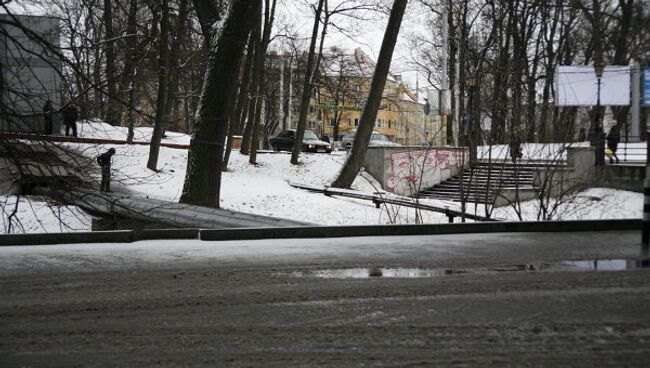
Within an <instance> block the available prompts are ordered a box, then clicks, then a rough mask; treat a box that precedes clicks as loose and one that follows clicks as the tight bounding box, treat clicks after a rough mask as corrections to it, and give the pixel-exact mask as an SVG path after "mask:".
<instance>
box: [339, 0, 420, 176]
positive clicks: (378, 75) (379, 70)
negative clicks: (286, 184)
mask: <svg viewBox="0 0 650 368" xmlns="http://www.w3.org/2000/svg"><path fill="white" fill-rule="evenodd" d="M407 3H408V1H407V0H395V1H394V2H393V9H392V10H391V12H390V18H389V19H388V25H387V26H386V32H385V33H384V39H383V41H382V44H381V50H380V51H379V58H378V60H377V66H376V68H375V73H374V75H373V77H372V83H371V85H370V94H369V95H368V101H367V103H366V107H365V108H364V110H363V113H362V114H361V120H360V121H359V128H358V129H357V134H356V136H355V138H354V143H353V145H352V151H351V152H350V155H349V156H348V159H347V160H346V162H345V165H344V166H343V168H342V169H341V173H340V174H339V176H338V178H336V180H335V181H334V182H333V183H332V186H333V187H335V188H349V187H350V185H352V182H354V179H355V178H356V177H357V175H358V174H359V171H360V170H361V166H363V162H364V161H365V159H366V152H367V151H368V143H369V142H370V136H371V135H372V129H373V128H374V126H375V119H376V118H377V110H378V109H379V105H380V104H381V99H382V95H383V93H384V86H385V85H386V77H387V76H388V71H389V69H390V63H391V59H392V58H393V50H394V49H395V43H396V42H397V35H398V34H399V28H400V24H401V23H402V18H403V16H404V11H405V9H406V4H407Z"/></svg>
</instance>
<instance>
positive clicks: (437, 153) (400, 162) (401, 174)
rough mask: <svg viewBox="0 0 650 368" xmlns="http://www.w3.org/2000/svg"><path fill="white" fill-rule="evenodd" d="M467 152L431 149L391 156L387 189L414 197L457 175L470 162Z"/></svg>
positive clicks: (388, 158)
mask: <svg viewBox="0 0 650 368" xmlns="http://www.w3.org/2000/svg"><path fill="white" fill-rule="evenodd" d="M464 153H465V151H462V150H450V149H436V148H434V149H429V150H421V151H410V152H396V153H391V154H390V155H388V157H387V161H388V162H386V167H388V170H387V171H386V175H387V178H386V187H387V188H386V189H387V190H388V191H391V192H393V193H396V194H400V195H410V194H413V193H416V192H418V191H419V190H420V189H424V188H428V187H431V186H434V185H436V184H438V183H440V182H442V181H443V180H445V179H448V178H450V177H452V176H454V175H456V174H457V173H458V172H459V171H460V170H461V168H462V166H463V164H464V163H465V162H466V160H464V158H463V154H464Z"/></svg>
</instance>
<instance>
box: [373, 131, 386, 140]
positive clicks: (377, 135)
mask: <svg viewBox="0 0 650 368" xmlns="http://www.w3.org/2000/svg"><path fill="white" fill-rule="evenodd" d="M370 140H371V141H387V140H388V138H386V136H385V135H383V134H381V133H373V134H372V136H370Z"/></svg>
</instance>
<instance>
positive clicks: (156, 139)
mask: <svg viewBox="0 0 650 368" xmlns="http://www.w3.org/2000/svg"><path fill="white" fill-rule="evenodd" d="M167 1H168V0H162V1H161V3H160V7H161V16H160V45H159V46H158V47H159V48H160V50H159V54H160V55H159V59H158V60H159V62H158V68H159V69H158V96H157V99H156V121H155V123H154V124H155V125H154V128H153V134H152V136H151V143H150V145H149V161H148V162H147V168H149V169H150V170H154V171H155V170H157V169H158V154H159V153H160V141H161V140H162V136H163V134H164V132H165V124H167V115H166V113H167V107H166V106H165V105H166V103H167V90H168V85H167V82H168V80H169V45H168V36H169V24H168V23H169V7H168V5H169V4H168V3H167Z"/></svg>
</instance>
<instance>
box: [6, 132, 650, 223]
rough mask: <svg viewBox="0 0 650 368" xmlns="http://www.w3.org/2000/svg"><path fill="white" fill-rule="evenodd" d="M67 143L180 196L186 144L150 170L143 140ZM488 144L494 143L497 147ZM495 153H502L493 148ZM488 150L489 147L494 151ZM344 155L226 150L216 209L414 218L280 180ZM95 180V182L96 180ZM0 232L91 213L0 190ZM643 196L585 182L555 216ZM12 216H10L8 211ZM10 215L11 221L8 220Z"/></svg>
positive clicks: (315, 180) (428, 215) (332, 171)
mask: <svg viewBox="0 0 650 368" xmlns="http://www.w3.org/2000/svg"><path fill="white" fill-rule="evenodd" d="M151 132H152V129H151V128H137V129H136V134H135V140H138V141H148V140H149V138H150V136H151ZM79 135H80V136H81V137H86V138H107V139H120V140H121V139H124V138H125V137H126V128H124V127H112V126H110V125H108V124H105V123H102V122H99V121H89V122H82V123H80V124H79ZM163 141H164V142H167V143H177V144H188V143H189V136H187V135H185V134H181V133H174V132H167V133H166V137H165V139H164V140H163ZM66 145H67V146H68V147H69V148H71V149H76V150H79V151H80V152H83V154H84V155H86V156H88V157H93V156H94V155H96V154H98V153H100V152H104V151H106V150H107V149H108V148H109V147H114V148H115V149H116V151H117V153H116V155H115V156H114V157H113V169H114V178H115V180H114V183H113V184H112V188H113V189H114V190H116V191H124V192H130V193H132V194H134V195H142V196H149V197H151V198H157V199H162V200H169V201H178V198H179V197H180V194H181V191H182V188H183V180H184V177H185V167H186V163H187V150H186V149H178V148H167V147H161V149H160V157H159V161H158V168H159V171H158V172H154V171H151V170H148V169H146V162H147V159H148V154H149V147H148V146H145V145H109V146H106V145H95V144H77V143H66ZM494 149H497V150H498V149H499V148H498V147H496V148H494ZM501 151H503V150H502V149H501ZM527 151H528V152H546V151H547V150H544V149H533V148H532V146H531V147H528V148H527ZM495 155H496V153H495ZM345 158H346V154H345V152H334V153H333V154H302V155H301V158H300V160H301V162H302V164H301V165H297V166H294V165H291V164H290V163H289V159H290V154H289V153H275V152H266V151H262V152H260V154H259V155H258V156H257V160H258V164H257V165H251V164H249V163H248V156H244V155H241V154H239V152H238V151H233V153H232V155H231V158H230V164H229V167H228V171H227V172H224V173H223V177H222V187H221V207H222V208H225V209H229V210H234V211H241V212H247V213H252V214H260V215H266V216H275V217H281V218H286V219H294V220H299V221H306V222H310V223H314V224H318V225H364V224H389V223H395V224H407V223H415V222H416V210H415V209H413V208H408V207H403V206H394V205H385V206H382V207H381V208H379V209H377V208H375V205H374V204H373V203H372V202H371V201H364V200H357V199H351V198H344V197H337V196H333V197H327V196H325V195H323V194H319V193H313V192H308V191H305V190H302V189H296V188H293V187H291V186H290V185H289V184H288V183H287V181H292V182H299V183H304V184H309V185H314V186H326V185H328V184H329V183H331V182H332V180H333V179H334V178H335V177H336V175H337V174H338V171H339V170H340V168H341V166H342V165H343V163H344V161H345ZM97 186H98V185H97ZM352 189H354V190H357V191H360V192H363V193H367V194H372V193H374V192H377V191H378V190H380V188H379V185H378V184H377V182H376V181H375V180H374V179H373V178H372V177H370V176H369V175H367V174H366V173H361V175H360V176H359V177H358V178H357V179H356V181H355V182H354V184H353V188H352ZM0 200H1V201H2V203H1V206H2V207H1V210H2V221H3V229H4V232H5V233H6V232H8V230H9V229H11V232H15V233H21V232H26V233H40V232H68V231H88V230H90V229H91V221H92V217H91V216H90V215H88V214H86V213H84V212H83V211H81V210H79V209H77V208H74V207H70V206H61V205H58V204H56V203H47V202H46V201H45V200H44V198H42V197H38V196H29V197H20V198H18V197H16V196H8V195H6V194H3V195H2V197H1V198H0ZM421 202H422V203H424V204H430V205H435V206H438V207H445V206H448V207H449V208H451V209H458V208H459V205H460V204H459V203H455V202H449V201H440V200H421ZM642 203H643V194H641V193H634V192H627V191H620V190H613V189H604V188H592V189H589V190H587V191H585V192H582V193H577V194H576V196H575V198H573V200H572V202H571V203H565V204H562V205H561V206H560V207H559V210H558V212H557V215H556V219H565V220H566V219H615V218H641V216H642V210H643V207H642ZM483 211H484V210H483V206H482V205H478V206H474V205H473V204H471V205H470V206H469V208H468V212H472V213H477V214H483ZM519 212H520V215H521V217H522V219H523V220H537V214H538V212H539V205H538V203H537V202H536V201H529V202H525V203H522V205H521V211H519ZM12 214H13V216H11V215H12ZM10 217H11V222H10V221H9V220H8V219H9V218H10ZM493 217H495V218H500V219H511V220H518V219H519V215H517V213H516V211H515V209H514V208H510V207H502V208H497V209H495V210H494V213H493ZM417 218H418V220H417V221H422V222H424V223H446V222H447V221H448V219H447V217H446V216H445V215H444V214H442V213H437V212H430V211H420V213H419V214H418V215H417Z"/></svg>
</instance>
